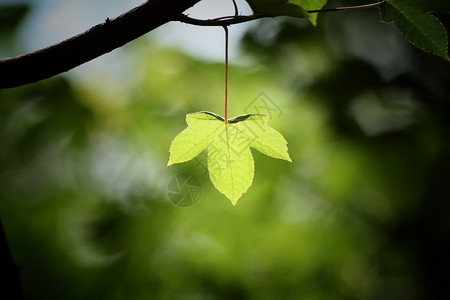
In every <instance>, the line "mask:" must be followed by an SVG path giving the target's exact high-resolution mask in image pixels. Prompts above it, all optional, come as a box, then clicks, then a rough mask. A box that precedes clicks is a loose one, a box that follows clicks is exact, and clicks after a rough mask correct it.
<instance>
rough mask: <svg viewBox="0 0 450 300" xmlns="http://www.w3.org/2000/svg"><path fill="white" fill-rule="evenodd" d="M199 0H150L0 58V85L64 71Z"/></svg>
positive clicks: (177, 15)
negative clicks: (63, 36) (54, 41)
mask: <svg viewBox="0 0 450 300" xmlns="http://www.w3.org/2000/svg"><path fill="white" fill-rule="evenodd" d="M197 2H200V0H171V1H167V0H150V1H147V2H145V3H144V4H142V5H141V6H138V7H136V8H134V9H132V10H130V11H129V12H127V13H125V14H123V15H121V16H119V17H117V18H115V19H112V20H110V19H106V21H105V22H104V23H102V24H99V25H97V26H94V27H92V28H91V29H89V30H88V31H86V32H84V33H81V34H79V35H77V36H75V37H72V38H69V39H67V40H65V41H63V42H61V43H59V44H56V45H53V46H50V47H48V48H44V49H41V50H38V51H36V52H32V53H29V54H25V55H21V56H17V57H12V58H7V59H1V60H0V89H1V88H9V87H16V86H21V85H25V84H28V83H32V82H36V81H39V80H42V79H46V78H49V77H52V76H54V75H57V74H60V73H62V72H66V71H68V70H70V69H73V68H75V67H77V66H79V65H81V64H83V63H85V62H87V61H90V60H92V59H94V58H96V57H98V56H100V55H102V54H105V53H108V52H110V51H112V50H114V49H116V48H118V47H121V46H123V45H124V44H126V43H128V42H130V41H132V40H134V39H136V38H138V37H139V36H141V35H143V34H145V33H147V32H149V31H152V30H153V29H155V28H157V27H159V26H161V25H163V24H165V23H167V22H170V21H174V20H178V19H179V18H180V16H181V14H182V13H183V12H184V11H185V10H186V9H188V8H190V7H191V6H193V5H194V4H196V3H197Z"/></svg>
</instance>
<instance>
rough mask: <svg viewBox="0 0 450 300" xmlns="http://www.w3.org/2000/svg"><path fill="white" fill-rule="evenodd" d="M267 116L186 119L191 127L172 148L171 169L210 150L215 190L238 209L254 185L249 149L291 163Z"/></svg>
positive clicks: (199, 114)
mask: <svg viewBox="0 0 450 300" xmlns="http://www.w3.org/2000/svg"><path fill="white" fill-rule="evenodd" d="M268 121H269V116H268V115H262V114H246V115H242V116H238V117H235V118H232V119H229V120H228V123H225V120H224V119H223V118H222V117H221V116H219V115H217V114H215V113H212V112H206V111H202V112H196V113H190V114H187V115H186V123H187V124H188V127H187V128H186V129H184V130H183V131H182V132H181V133H179V134H178V135H177V136H176V137H175V139H174V140H173V141H172V144H171V145H170V149H169V152H170V157H169V162H168V163H167V165H168V166H170V165H172V164H175V163H182V162H186V161H189V160H191V159H193V158H195V157H196V156H197V155H199V154H200V153H201V152H202V151H203V150H205V149H207V150H208V173H209V176H210V179H211V181H212V183H213V184H214V186H215V187H216V189H217V190H219V192H221V193H222V194H224V195H225V196H226V197H227V198H228V199H230V200H231V203H233V205H236V202H237V201H238V199H239V198H240V197H241V196H242V195H243V194H244V193H245V192H246V191H247V190H248V188H249V187H250V186H251V184H252V181H253V175H254V171H255V165H254V161H253V156H252V153H251V151H250V147H251V148H254V149H256V150H258V151H260V152H261V153H263V154H266V155H268V156H271V157H274V158H278V159H284V160H287V161H291V158H290V157H289V154H288V149H287V142H286V140H285V139H284V138H283V136H282V135H281V134H280V133H279V132H278V131H276V130H275V129H273V128H272V127H270V126H269V125H267V123H268Z"/></svg>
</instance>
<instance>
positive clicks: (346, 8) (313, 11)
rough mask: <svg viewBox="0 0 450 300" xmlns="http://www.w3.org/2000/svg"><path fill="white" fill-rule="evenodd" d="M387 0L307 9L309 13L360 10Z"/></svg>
mask: <svg viewBox="0 0 450 300" xmlns="http://www.w3.org/2000/svg"><path fill="white" fill-rule="evenodd" d="M384 2H385V0H381V1H378V2H375V3H369V4H363V5H355V6H344V7H335V8H326V9H316V10H308V11H306V12H307V13H309V14H313V13H321V12H333V11H346V10H359V9H366V8H373V7H377V6H380V5H381V4H383V3H384Z"/></svg>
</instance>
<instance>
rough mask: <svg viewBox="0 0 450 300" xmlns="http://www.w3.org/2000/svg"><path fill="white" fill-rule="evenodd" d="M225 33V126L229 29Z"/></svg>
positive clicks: (226, 120) (226, 121)
mask: <svg viewBox="0 0 450 300" xmlns="http://www.w3.org/2000/svg"><path fill="white" fill-rule="evenodd" d="M223 30H224V31H225V113H224V119H225V124H227V123H228V27H227V26H223Z"/></svg>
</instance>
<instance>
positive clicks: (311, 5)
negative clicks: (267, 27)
mask: <svg viewBox="0 0 450 300" xmlns="http://www.w3.org/2000/svg"><path fill="white" fill-rule="evenodd" d="M247 2H248V4H249V5H250V7H251V9H252V10H253V12H254V13H255V14H260V15H266V16H271V17H278V16H289V17H296V18H309V19H310V20H311V23H313V25H315V24H316V19H317V14H308V13H307V12H306V11H307V10H313V9H314V10H315V9H321V8H322V7H323V6H324V5H325V3H326V2H327V0H247Z"/></svg>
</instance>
